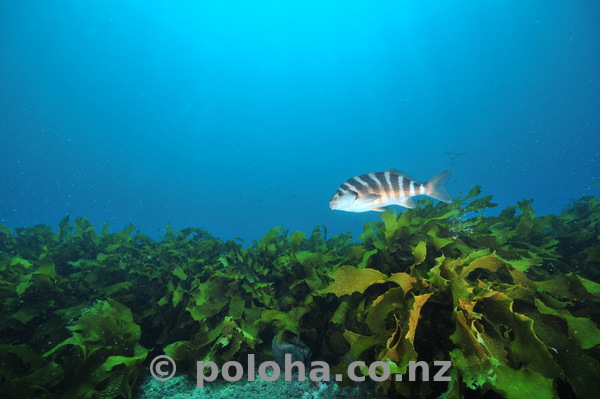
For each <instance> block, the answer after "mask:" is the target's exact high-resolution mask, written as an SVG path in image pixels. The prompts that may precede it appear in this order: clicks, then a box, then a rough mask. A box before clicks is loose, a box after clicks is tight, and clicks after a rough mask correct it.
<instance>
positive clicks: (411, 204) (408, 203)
mask: <svg viewBox="0 0 600 399" xmlns="http://www.w3.org/2000/svg"><path fill="white" fill-rule="evenodd" d="M398 205H400V206H403V207H405V208H410V209H413V208H416V207H417V204H416V203H415V199H414V198H413V197H408V198H405V199H403V200H402V201H398Z"/></svg>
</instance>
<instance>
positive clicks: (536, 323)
mask: <svg viewBox="0 0 600 399" xmlns="http://www.w3.org/2000/svg"><path fill="white" fill-rule="evenodd" d="M494 206H495V204H494V203H492V198H491V196H483V197H482V196H481V189H480V187H475V188H474V189H473V190H471V192H469V193H468V194H467V195H465V196H464V197H462V196H461V197H459V198H456V199H455V200H454V201H453V202H452V203H450V204H446V203H436V204H434V203H433V201H431V200H422V201H420V202H419V203H418V204H417V207H416V208H415V209H407V210H405V211H403V212H402V213H400V214H398V213H396V212H384V213H382V214H381V221H380V222H376V223H367V224H366V225H365V228H364V233H363V234H362V236H361V237H360V240H359V241H358V242H353V241H352V239H351V237H350V236H349V234H342V235H339V236H334V237H328V236H327V229H326V228H325V227H324V226H317V227H316V228H315V229H314V230H313V231H312V232H311V233H310V234H305V233H303V232H293V233H292V232H289V231H287V230H286V229H284V228H283V227H281V226H278V227H275V228H273V229H271V230H270V231H268V232H267V233H266V234H265V236H263V237H262V238H261V239H260V240H257V241H254V242H252V243H251V244H250V245H247V246H246V247H245V246H243V245H242V243H240V242H238V241H222V240H219V239H217V238H215V237H213V236H212V235H210V233H209V232H207V231H205V230H201V229H197V228H188V229H183V230H180V231H174V230H173V229H172V228H171V227H170V226H169V225H167V226H166V234H165V236H164V237H163V238H162V239H160V240H158V241H156V240H154V239H151V238H149V237H147V236H145V235H143V234H141V233H139V232H138V231H136V229H135V227H134V226H132V225H129V226H127V227H125V228H124V229H123V230H122V231H120V232H116V233H111V232H109V226H108V224H104V225H103V226H102V227H101V228H100V229H97V228H96V227H94V226H93V225H92V224H91V223H90V222H89V221H88V220H87V219H85V218H77V219H75V220H73V221H71V220H70V219H69V218H68V217H67V218H65V219H63V220H62V221H60V223H59V227H58V231H56V232H54V231H52V229H51V228H49V227H48V226H33V227H29V228H20V229H16V230H14V231H12V230H10V229H8V228H7V227H4V226H0V300H1V301H2V305H3V306H1V307H0V332H1V334H0V355H1V357H2V358H3V359H6V360H5V361H4V362H3V365H2V367H0V392H2V393H3V395H4V396H6V397H7V398H36V399H37V398H75V399H77V398H92V397H103V398H118V397H131V392H132V389H133V388H134V385H135V381H136V377H137V376H138V375H139V374H140V373H145V372H146V369H144V367H145V365H147V364H148V361H147V360H145V359H147V358H153V357H154V356H157V355H160V354H163V353H164V354H167V355H169V356H171V357H172V358H173V359H175V360H176V361H177V362H178V363H177V365H178V372H185V371H192V372H194V371H195V362H196V361H198V360H213V361H215V362H217V364H219V365H222V364H223V363H224V362H226V361H229V360H236V361H241V362H245V361H246V359H247V355H248V354H251V353H252V354H255V355H256V357H257V359H256V360H257V361H264V360H272V354H271V342H272V341H273V337H277V336H279V337H281V336H284V335H293V336H296V337H298V338H299V339H300V340H301V341H302V342H305V343H306V344H307V345H308V346H309V347H310V349H311V351H312V353H313V357H314V358H317V359H319V360H324V361H326V362H328V363H329V364H330V365H332V366H333V369H332V372H334V373H338V372H339V373H345V369H346V367H347V365H348V364H350V363H351V362H352V361H356V360H361V361H364V362H365V363H366V364H367V365H368V364H371V363H373V362H374V361H381V362H384V363H385V364H387V365H388V366H389V368H390V370H391V372H392V376H391V377H390V378H389V379H387V380H385V381H383V382H379V383H378V384H377V385H376V386H377V387H376V389H375V392H374V393H377V394H380V395H382V396H384V395H387V396H389V397H405V398H429V397H441V398H460V397H465V396H469V397H471V398H478V397H490V396H496V397H504V398H522V397H531V398H558V397H577V398H593V397H595V396H594V395H595V392H594V390H593V389H590V387H595V386H600V352H599V350H600V338H599V337H600V328H599V322H600V311H599V309H600V284H599V282H600V275H599V274H598V270H600V261H599V260H600V255H599V254H600V243H599V237H600V201H598V200H597V199H596V198H593V197H585V198H582V199H580V200H578V201H575V202H574V203H573V204H571V205H570V206H569V207H567V208H566V209H565V210H564V211H563V212H562V213H561V214H560V215H548V216H539V215H536V213H535V211H534V209H533V202H532V201H531V200H524V201H521V202H519V203H518V204H517V205H515V206H509V207H507V208H506V209H504V210H502V211H501V212H500V213H499V215H498V216H486V214H485V212H486V210H487V209H489V208H491V207H494ZM145 348H151V349H145ZM440 360H442V361H444V360H445V361H451V362H452V367H451V369H450V370H449V372H448V373H449V375H450V376H451V378H452V380H451V381H450V382H435V381H431V378H432V377H433V375H434V374H435V372H436V371H437V369H436V368H435V367H434V366H433V365H434V362H435V361H440ZM415 361H416V362H421V363H420V364H422V365H423V364H427V365H428V366H429V368H430V370H429V377H430V381H421V380H422V378H420V377H421V375H420V374H419V375H418V377H419V378H418V379H417V381H412V382H411V381H407V380H406V379H405V380H403V381H396V380H395V378H394V377H395V375H397V374H406V373H407V372H409V371H410V368H409V365H410V362H415ZM380 371H381V370H379V369H378V370H376V371H375V372H376V373H378V374H379V375H380ZM358 372H360V373H363V374H368V373H369V371H368V368H361V369H360V370H359V371H358ZM348 381H349V380H348V379H346V381H345V382H343V383H348ZM4 396H3V397H4Z"/></svg>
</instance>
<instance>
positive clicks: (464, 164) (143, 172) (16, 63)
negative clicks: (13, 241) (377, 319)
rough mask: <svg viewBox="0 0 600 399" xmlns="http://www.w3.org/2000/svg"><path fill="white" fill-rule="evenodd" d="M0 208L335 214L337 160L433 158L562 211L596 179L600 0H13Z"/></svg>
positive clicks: (1, 22) (508, 194) (300, 224)
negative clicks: (330, 203)
mask: <svg viewBox="0 0 600 399" xmlns="http://www.w3.org/2000/svg"><path fill="white" fill-rule="evenodd" d="M0 7H1V9H0V37H1V40H0V54H2V61H1V62H0V87H1V88H2V94H3V95H2V96H1V98H0V101H1V104H0V159H2V162H1V163H0V176H2V186H3V192H4V194H3V195H2V196H1V197H0V223H3V224H5V225H8V226H12V227H17V226H27V225H32V224H37V223H45V224H49V225H52V226H56V225H57V223H58V221H59V220H60V219H61V218H62V217H63V216H64V215H66V214H70V215H72V216H86V217H88V218H89V219H90V220H91V221H92V222H93V223H96V224H101V223H103V222H104V221H108V222H109V223H110V226H111V230H112V229H114V230H120V229H122V228H123V227H124V226H126V225H127V224H129V223H133V224H134V225H135V226H136V227H138V228H139V229H140V230H141V231H143V232H145V233H146V234H149V235H151V236H155V237H158V236H161V235H164V232H165V230H164V227H165V224H166V223H167V222H169V223H171V225H172V226H173V227H174V228H183V227H189V226H194V227H201V228H205V229H208V230H209V231H210V232H211V233H212V234H214V235H215V236H217V237H220V238H223V239H229V238H234V237H241V238H243V239H244V240H245V241H246V242H250V240H253V239H257V238H259V237H260V236H262V235H263V234H264V233H265V232H266V231H268V230H269V229H270V228H271V227H273V226H274V225H279V224H281V225H283V226H285V227H287V228H290V229H299V230H303V231H306V230H310V229H312V228H313V227H314V226H315V225H321V224H322V225H326V226H327V227H328V229H329V232H331V233H336V234H337V233H341V232H346V231H350V232H352V233H353V235H354V236H355V237H357V236H358V235H359V234H360V233H361V232H362V223H363V222H365V221H374V220H377V219H378V217H379V216H378V215H377V214H376V213H374V212H369V213H365V214H347V213H343V212H333V211H331V210H330V209H329V207H328V205H327V202H328V201H329V199H330V197H331V195H332V194H333V193H334V192H335V190H336V189H337V187H338V186H339V184H340V183H342V182H343V181H344V180H346V179H348V178H350V177H352V176H355V175H358V174H362V173H369V172H377V171H383V170H387V169H390V168H395V169H399V170H401V171H403V172H406V173H408V174H410V175H412V176H414V177H415V178H417V179H419V180H421V181H425V180H427V179H429V178H430V177H432V176H433V175H434V174H436V173H438V172H439V171H441V170H443V169H450V170H452V172H453V177H452V179H451V181H450V182H449V184H448V189H449V191H450V193H451V194H452V195H454V196H457V195H458V194H459V193H461V192H463V193H466V192H468V190H470V189H471V188H472V186H473V185H475V184H480V185H482V186H483V189H484V191H485V192H486V193H490V194H493V195H494V199H495V201H496V202H498V203H499V204H500V205H501V206H502V205H510V204H514V203H515V202H516V201H517V200H520V199H523V198H533V199H534V200H535V202H534V206H535V209H536V210H537V211H538V213H540V214H547V213H552V212H559V211H560V210H561V209H562V208H563V207H564V206H565V205H567V204H568V203H569V202H570V201H572V200H574V199H577V198H579V197H581V196H582V195H589V194H596V195H597V193H598V191H600V188H599V187H594V186H592V184H593V183H597V182H600V158H599V155H598V154H599V150H598V149H599V148H600V134H599V124H600V112H598V111H599V103H600V68H599V64H600V63H599V58H600V24H599V23H598V22H599V20H600V4H598V2H596V1H584V0H581V1H573V2H565V1H554V0H551V1H546V0H544V1H542V0H539V1H526V2H524V1H476V2H473V1H456V2H452V3H448V2H445V1H377V2H371V1H344V2H340V1H324V2H323V1H301V2H300V1H285V2H284V1H172V2H166V1H136V0H130V1H110V0H109V1H95V0H92V1H76V0H67V1H45V2H43V3H41V2H37V1H28V0H25V1H19V2H4V3H3V4H2V5H1V6H0Z"/></svg>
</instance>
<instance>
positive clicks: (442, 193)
mask: <svg viewBox="0 0 600 399" xmlns="http://www.w3.org/2000/svg"><path fill="white" fill-rule="evenodd" d="M451 175H452V172H450V171H449V170H444V171H442V172H440V173H438V174H437V175H435V176H433V177H432V178H431V179H429V180H427V182H425V184H424V186H425V194H426V195H428V196H430V197H433V198H435V199H437V200H440V201H442V202H446V203H449V202H452V196H450V193H448V191H447V190H446V187H445V186H446V183H447V182H448V180H449V179H450V176H451Z"/></svg>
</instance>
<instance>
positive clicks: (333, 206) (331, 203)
mask: <svg viewBox="0 0 600 399" xmlns="http://www.w3.org/2000/svg"><path fill="white" fill-rule="evenodd" d="M337 204H338V203H337V202H333V201H331V202H330V203H329V207H330V208H331V209H334V208H335V207H336V206H337Z"/></svg>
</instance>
